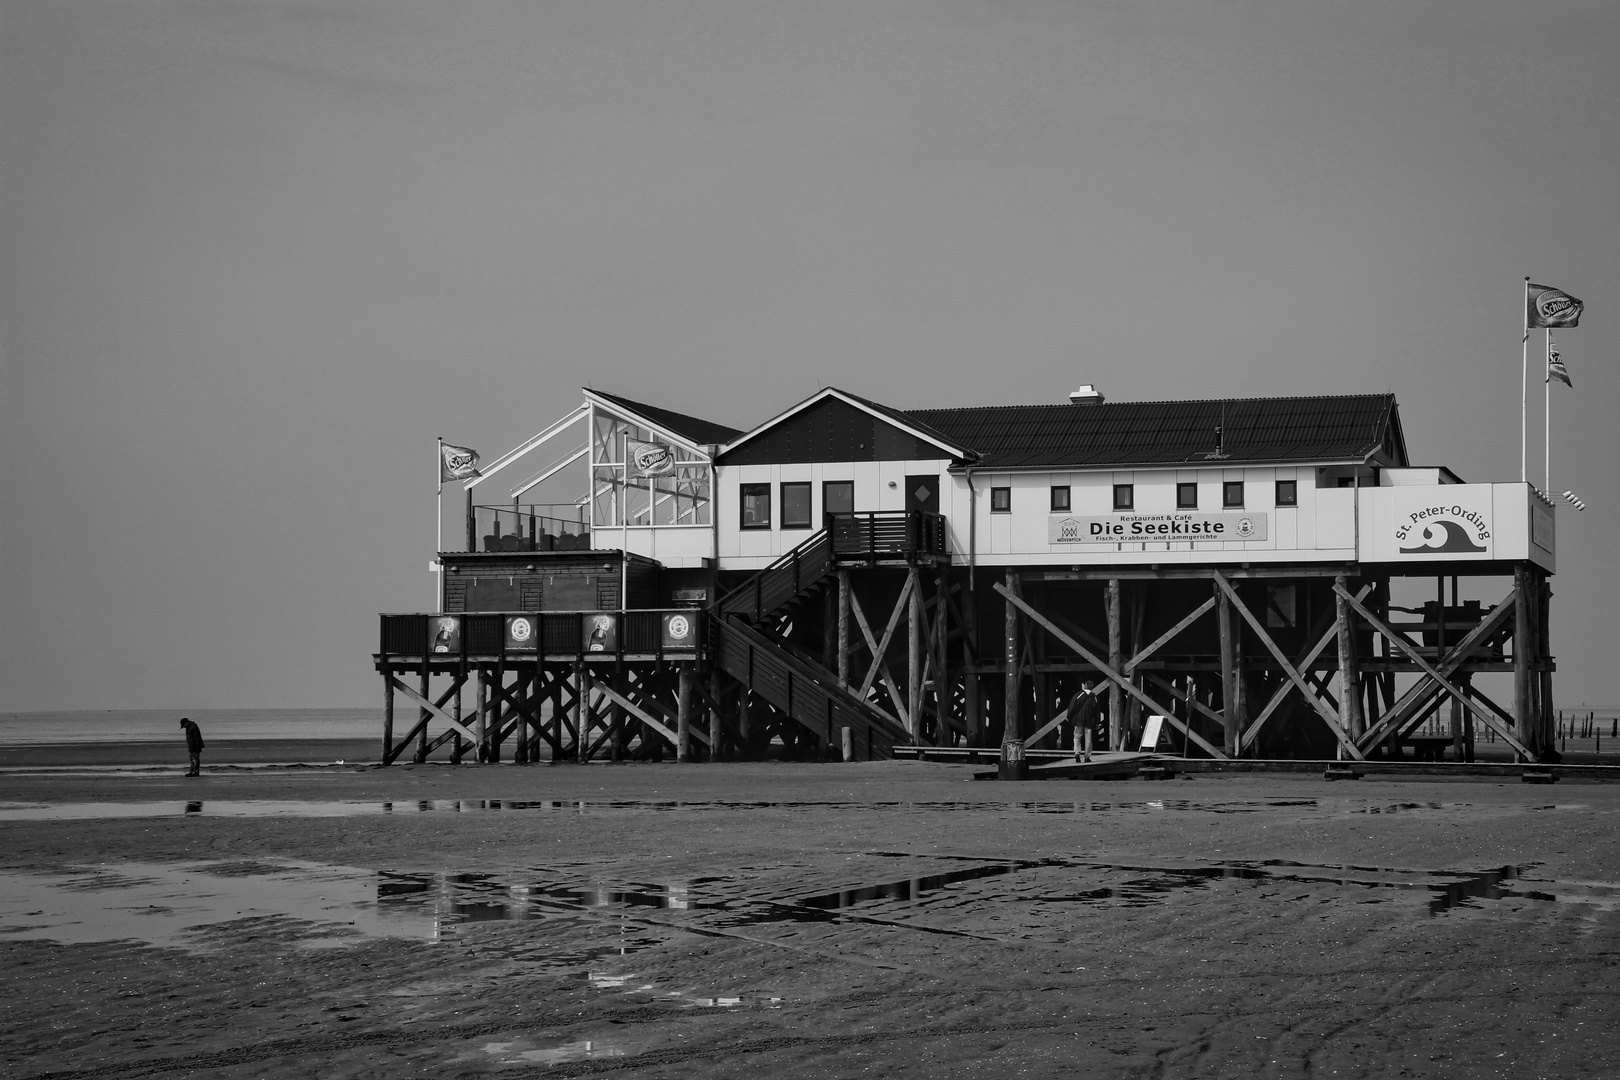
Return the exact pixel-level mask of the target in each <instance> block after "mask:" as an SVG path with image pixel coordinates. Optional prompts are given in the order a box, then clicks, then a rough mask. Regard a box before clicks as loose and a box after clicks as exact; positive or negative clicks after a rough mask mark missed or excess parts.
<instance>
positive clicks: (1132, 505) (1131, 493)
mask: <svg viewBox="0 0 1620 1080" xmlns="http://www.w3.org/2000/svg"><path fill="white" fill-rule="evenodd" d="M1114 509H1115V510H1135V509H1136V485H1135V484H1115V485H1114Z"/></svg>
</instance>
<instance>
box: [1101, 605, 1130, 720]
mask: <svg viewBox="0 0 1620 1080" xmlns="http://www.w3.org/2000/svg"><path fill="white" fill-rule="evenodd" d="M1119 592H1120V590H1119V578H1109V579H1108V589H1107V593H1106V594H1105V597H1106V598H1105V604H1106V606H1107V614H1108V666H1109V667H1111V668H1113V669H1114V670H1115V671H1118V670H1120V669H1121V668H1123V667H1124V666H1125V654H1124V647H1123V645H1122V635H1121V629H1122V628H1121V626H1120V612H1119ZM1124 747H1125V691H1124V690H1122V689H1120V687H1119V686H1118V684H1116V683H1113V682H1110V683H1109V684H1108V749H1110V750H1122V749H1124Z"/></svg>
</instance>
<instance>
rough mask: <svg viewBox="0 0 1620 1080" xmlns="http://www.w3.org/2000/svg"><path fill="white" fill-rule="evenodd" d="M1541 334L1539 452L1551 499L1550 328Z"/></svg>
mask: <svg viewBox="0 0 1620 1080" xmlns="http://www.w3.org/2000/svg"><path fill="white" fill-rule="evenodd" d="M1526 317H1528V316H1526ZM1542 334H1544V335H1545V339H1546V340H1545V345H1546V350H1547V359H1546V362H1545V363H1543V364H1542V368H1543V370H1544V371H1545V372H1546V374H1545V375H1543V376H1542V379H1541V392H1542V395H1543V396H1544V397H1545V398H1546V401H1545V402H1544V403H1543V404H1542V419H1541V426H1542V433H1541V437H1542V439H1543V440H1545V442H1544V445H1543V447H1542V451H1541V460H1542V462H1543V464H1544V466H1545V468H1546V470H1547V475H1546V484H1547V487H1546V489H1545V490H1546V493H1547V498H1549V499H1550V498H1552V327H1550V326H1549V327H1548V328H1547V329H1545V330H1543V331H1542Z"/></svg>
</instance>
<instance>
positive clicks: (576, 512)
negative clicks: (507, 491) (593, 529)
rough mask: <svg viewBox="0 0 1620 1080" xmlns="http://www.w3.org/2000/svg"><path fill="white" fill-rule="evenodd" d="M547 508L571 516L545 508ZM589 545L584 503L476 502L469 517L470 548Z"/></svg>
mask: <svg viewBox="0 0 1620 1080" xmlns="http://www.w3.org/2000/svg"><path fill="white" fill-rule="evenodd" d="M546 510H551V511H562V512H563V513H564V514H569V515H572V516H559V515H558V514H556V513H550V514H548V513H543V512H542V511H546ZM590 546H591V535H590V526H589V525H588V524H586V522H585V510H584V508H583V507H575V506H570V505H556V504H549V503H532V504H530V503H525V504H522V505H507V506H474V507H472V512H471V513H470V514H469V515H468V517H467V548H466V550H468V551H587V550H589V549H590Z"/></svg>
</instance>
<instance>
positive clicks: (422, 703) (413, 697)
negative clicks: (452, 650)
mask: <svg viewBox="0 0 1620 1080" xmlns="http://www.w3.org/2000/svg"><path fill="white" fill-rule="evenodd" d="M388 678H389V680H390V681H391V682H392V683H393V686H394V690H395V692H396V693H400V694H403V695H405V700H406V701H408V702H410V703H412V704H413V705H416V706H417V707H418V708H419V709H420V710H421V713H422V718H421V719H420V720H418V721H417V722H416V725H415V726H414V727H412V728H411V730H410V731H409V732H407V733H406V735H405V737H404V738H403V739H401V740H400V741H399V745H398V746H397V747H391V748H390V749H389V750H388V751H385V752H384V755H383V758H384V760H383V764H384V765H389V764H392V763H393V761H394V759H395V758H397V757H398V756H399V755H400V754H401V753H403V752H404V750H405V747H407V746H409V745H410V743H411V740H412V739H413V738H415V739H418V740H419V741H418V744H417V746H418V751H419V752H421V751H423V750H425V748H426V746H427V738H426V733H427V725H428V720H429V719H430V718H432V717H435V716H436V717H438V718H439V719H440V720H443V721H444V722H445V723H447V724H449V725H450V726H451V727H452V728H453V729H455V730H457V731H460V732H461V733H462V734H463V735H465V736H467V738H469V739H470V738H472V735H473V733H472V732H471V731H470V730H468V729H467V728H466V727H464V726H463V725H462V723H461V721H459V720H457V719H456V718H455V717H453V716H451V715H450V714H449V713H448V712H446V711H445V709H444V705H445V703H446V702H447V701H449V700H450V695H451V694H453V693H455V692H456V691H457V690H460V689H461V684H462V683H464V682H466V681H467V676H465V675H458V676H456V678H455V681H454V683H453V684H452V685H451V687H450V689H448V690H446V691H445V692H444V694H443V695H442V696H441V697H440V698H439V700H438V701H437V702H433V701H429V700H428V699H427V698H425V697H423V696H422V695H421V694H419V693H418V692H417V691H416V690H414V689H413V688H412V687H411V686H410V685H409V684H408V683H405V682H402V681H400V679H399V678H398V677H396V676H395V675H393V674H392V673H390V674H389V676H388Z"/></svg>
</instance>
